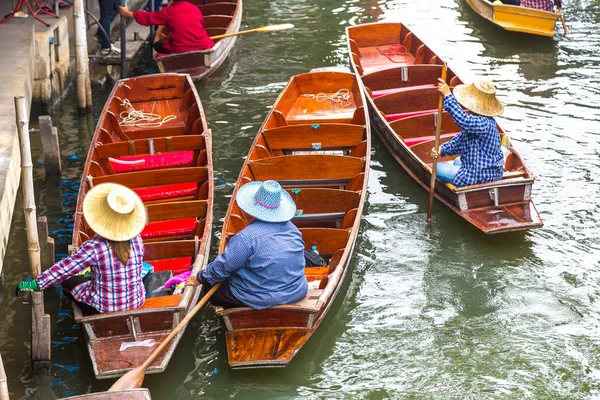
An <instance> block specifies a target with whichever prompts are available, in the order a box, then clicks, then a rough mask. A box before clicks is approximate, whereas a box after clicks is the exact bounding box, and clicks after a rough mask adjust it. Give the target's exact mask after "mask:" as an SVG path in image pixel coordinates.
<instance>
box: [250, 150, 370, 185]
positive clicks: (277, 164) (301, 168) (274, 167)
mask: <svg viewBox="0 0 600 400" xmlns="http://www.w3.org/2000/svg"><path fill="white" fill-rule="evenodd" d="M248 165H249V166H250V170H251V171H252V174H253V175H254V178H255V179H256V180H259V181H264V180H268V179H272V180H276V181H283V182H286V181H296V182H298V181H313V182H314V183H318V182H315V181H324V180H325V181H327V180H337V181H339V180H350V179H352V178H354V177H355V176H356V175H358V174H360V173H361V172H362V169H363V165H364V160H363V159H362V158H358V157H350V156H345V157H340V156H334V155H289V156H278V157H269V158H263V159H260V160H254V161H250V162H249V163H248Z"/></svg>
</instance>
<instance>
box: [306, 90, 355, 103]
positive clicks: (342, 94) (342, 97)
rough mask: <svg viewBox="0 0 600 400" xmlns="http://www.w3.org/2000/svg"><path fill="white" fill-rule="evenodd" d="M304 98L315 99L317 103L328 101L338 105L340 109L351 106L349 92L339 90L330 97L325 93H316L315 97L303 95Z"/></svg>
mask: <svg viewBox="0 0 600 400" xmlns="http://www.w3.org/2000/svg"><path fill="white" fill-rule="evenodd" d="M304 97H308V98H311V99H315V101H316V102H317V103H321V102H323V101H325V100H330V101H331V102H332V103H338V104H339V105H340V106H341V107H348V106H351V105H352V102H351V101H350V90H348V89H340V90H338V91H337V92H335V93H334V94H332V95H327V94H326V93H323V92H321V93H318V94H317V95H314V94H308V93H305V94H304Z"/></svg>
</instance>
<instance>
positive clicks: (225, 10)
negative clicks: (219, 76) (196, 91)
mask: <svg viewBox="0 0 600 400" xmlns="http://www.w3.org/2000/svg"><path fill="white" fill-rule="evenodd" d="M188 1H190V3H192V4H195V5H197V6H198V8H199V9H200V11H201V12H202V16H203V19H204V27H205V29H206V32H207V33H208V35H209V36H217V35H225V34H231V33H237V32H239V30H240V26H241V24H242V0H217V1H215V0H206V1H204V0H188ZM168 34H169V33H168V31H167V30H166V27H164V26H161V27H159V28H158V29H157V30H156V36H155V41H158V40H160V39H163V38H164V37H165V35H168ZM236 40H237V36H231V37H227V38H223V39H219V40H216V41H215V45H214V46H213V47H212V48H210V49H206V50H198V51H189V52H186V53H178V54H157V53H156V51H153V54H154V61H155V62H156V65H158V69H159V71H160V72H177V73H184V74H189V75H190V76H191V77H192V79H193V80H195V81H199V80H201V79H203V78H206V77H207V76H209V75H210V74H212V73H213V72H214V71H215V70H216V69H217V68H219V67H220V66H221V64H223V62H224V61H225V59H226V58H227V56H228V55H229V53H230V52H231V50H232V49H233V45H234V44H235V41H236Z"/></svg>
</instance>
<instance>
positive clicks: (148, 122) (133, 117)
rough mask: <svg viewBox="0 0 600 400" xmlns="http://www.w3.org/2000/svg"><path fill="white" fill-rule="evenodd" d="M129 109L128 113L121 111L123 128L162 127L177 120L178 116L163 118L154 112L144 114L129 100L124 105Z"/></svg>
mask: <svg viewBox="0 0 600 400" xmlns="http://www.w3.org/2000/svg"><path fill="white" fill-rule="evenodd" d="M121 106H124V107H126V108H127V110H126V111H121V113H120V114H119V117H120V118H121V122H119V125H121V126H137V127H159V126H162V124H164V123H165V122H169V121H172V120H174V119H175V118H177V116H176V115H167V116H166V117H164V118H162V117H161V116H160V115H158V114H154V113H152V112H149V113H147V112H144V111H141V110H136V109H135V108H133V106H132V105H131V102H130V101H129V100H128V99H125V100H123V104H121ZM152 111H154V105H152Z"/></svg>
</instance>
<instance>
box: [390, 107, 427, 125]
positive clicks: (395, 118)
mask: <svg viewBox="0 0 600 400" xmlns="http://www.w3.org/2000/svg"><path fill="white" fill-rule="evenodd" d="M436 113H437V109H432V110H420V111H411V112H404V113H397V114H386V115H385V119H386V120H388V121H389V122H393V121H398V120H401V119H405V118H410V117H415V116H418V115H426V114H436Z"/></svg>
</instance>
